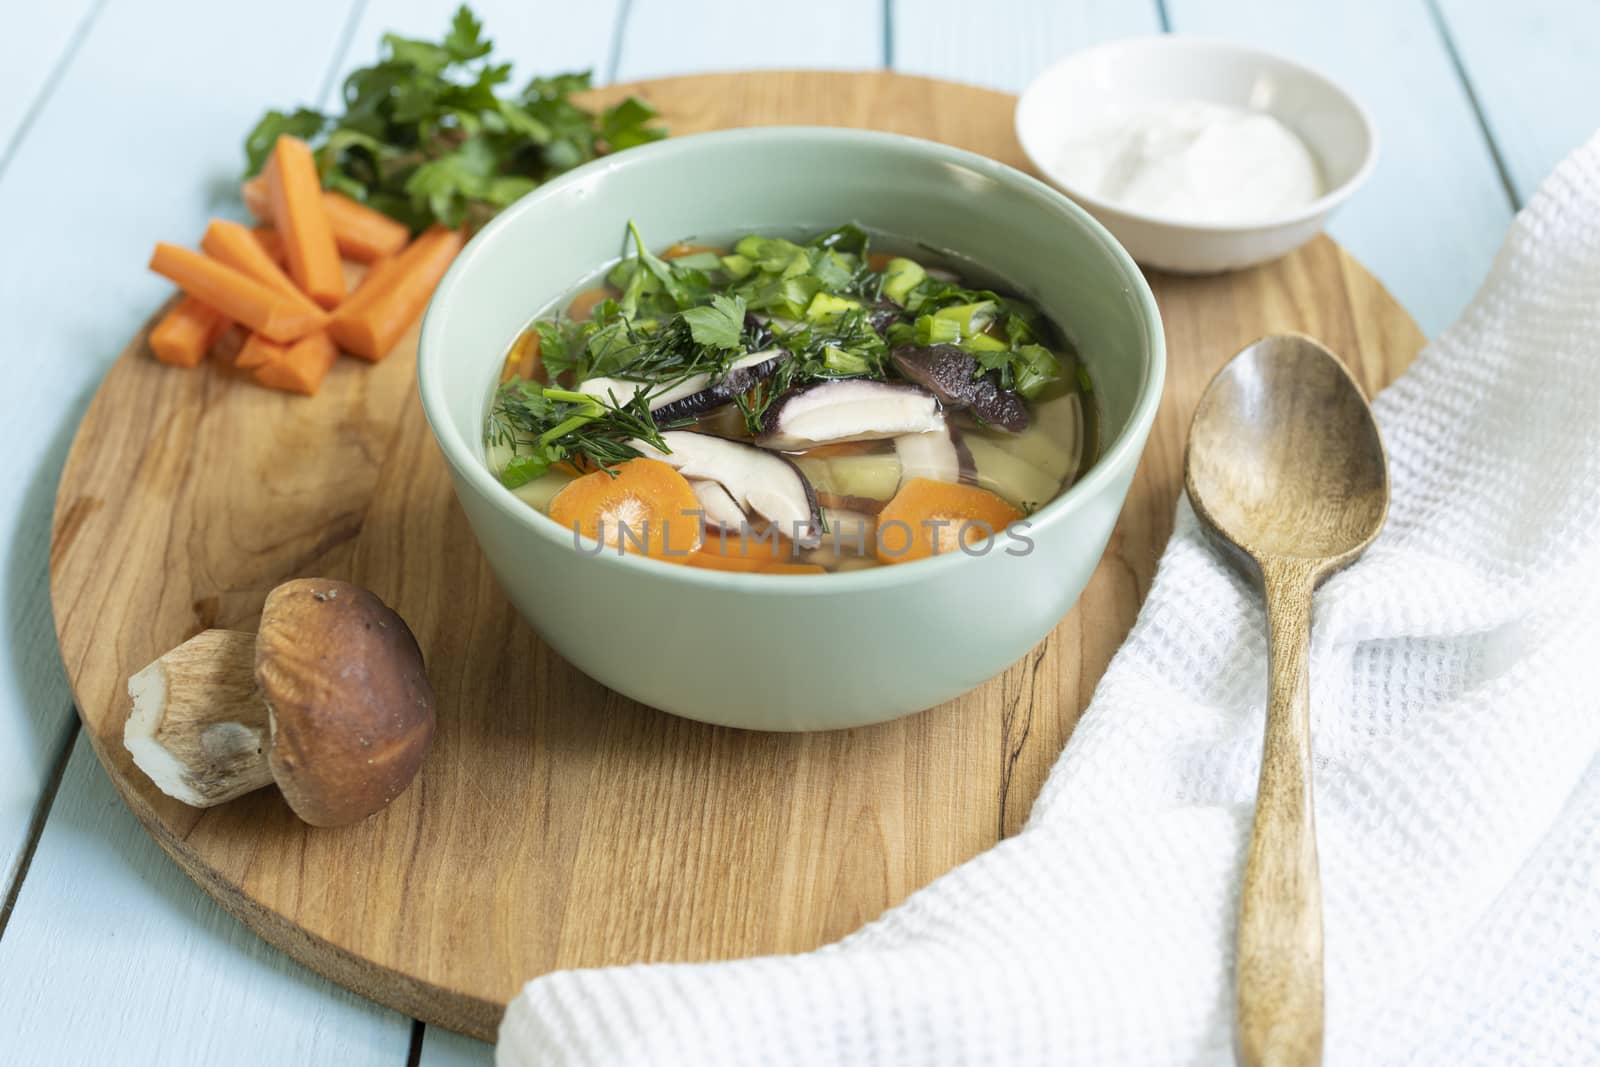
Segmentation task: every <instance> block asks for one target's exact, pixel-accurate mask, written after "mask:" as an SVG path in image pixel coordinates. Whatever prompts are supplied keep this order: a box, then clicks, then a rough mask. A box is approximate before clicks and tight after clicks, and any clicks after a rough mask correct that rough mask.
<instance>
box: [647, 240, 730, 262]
mask: <svg viewBox="0 0 1600 1067" xmlns="http://www.w3.org/2000/svg"><path fill="white" fill-rule="evenodd" d="M702 252H715V253H716V254H717V255H719V256H720V255H721V254H722V252H723V250H722V249H720V248H717V247H716V246H715V245H696V244H690V243H689V242H688V241H678V242H676V243H675V244H670V245H668V246H667V249H666V251H665V252H662V253H661V258H662V259H682V258H683V257H684V256H698V255H700V254H701V253H702Z"/></svg>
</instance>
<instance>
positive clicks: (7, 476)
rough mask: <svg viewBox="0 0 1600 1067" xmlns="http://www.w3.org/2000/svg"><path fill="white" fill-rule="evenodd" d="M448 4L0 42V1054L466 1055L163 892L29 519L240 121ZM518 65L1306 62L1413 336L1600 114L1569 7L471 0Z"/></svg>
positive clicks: (964, 66)
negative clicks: (1168, 46) (80, 719)
mask: <svg viewBox="0 0 1600 1067" xmlns="http://www.w3.org/2000/svg"><path fill="white" fill-rule="evenodd" d="M452 3H453V0H274V3H272V4H271V5H270V6H269V7H265V8H263V7H260V6H250V7H245V6H243V5H233V4H226V3H218V2H216V0H145V2H140V0H51V2H49V3H43V4H28V5H21V4H18V5H13V6H12V7H11V8H10V9H9V10H8V12H7V18H6V23H7V27H6V32H5V33H4V34H0V359H3V360H4V361H5V366H8V367H10V368H11V371H10V373H11V374H12V375H13V377H12V378H11V379H9V381H8V382H7V383H6V385H5V387H4V388H3V389H0V412H3V415H0V442H3V447H0V456H3V457H4V460H5V462H4V465H3V467H0V544H3V545H5V546H6V553H5V558H4V562H3V566H0V894H3V901H4V904H3V910H0V1064H8V1065H17V1064H62V1063H74V1064H75V1063H98V1062H104V1063H114V1064H118V1065H135V1064H160V1065H164V1067H167V1065H175V1064H190V1063H193V1064H202V1063H204V1064H217V1063H226V1064H286V1065H289V1064H293V1065H297V1067H298V1065H303V1064H312V1063H315V1064H321V1063H338V1064H341V1065H343V1064H369V1063H370V1064H382V1065H387V1067H401V1065H402V1064H407V1063H417V1062H420V1063H422V1064H423V1065H425V1067H439V1065H443V1064H450V1063H458V1062H459V1063H484V1062H487V1061H488V1060H489V1058H490V1049H489V1047H488V1046H486V1045H481V1044H478V1043H476V1042H473V1041H469V1040H467V1039H465V1038H460V1037H457V1036H454V1035H451V1034H448V1033H444V1032H442V1031H434V1030H427V1029H425V1028H424V1027H423V1026H422V1024H420V1023H416V1022H413V1021H412V1020H411V1019H408V1018H404V1017H402V1016H399V1015H396V1014H394V1013H393V1012H391V1011H388V1010H387V1009H384V1008H380V1007H378V1006H376V1005H373V1004H370V1003H368V1002H366V1001H363V1000H361V999H360V998H358V997H356V996H354V995H353V994H350V993H347V992H345V991H343V990H341V989H339V988H337V987H335V986H333V985H331V984H329V983H328V982H326V981H324V980H323V979H321V978H320V977H318V976H316V975H314V974H312V973H311V972H309V971H307V970H305V969H304V968H302V967H300V966H299V965H297V964H295V963H292V962H290V961H289V960H288V959H287V958H285V957H284V956H282V955H280V954H278V953H277V952H276V951H274V950H272V949H270V948H268V947H267V946H266V945H265V944H264V943H262V942H260V941H258V940H257V939H256V938H255V936H254V935H253V934H251V933H249V932H248V931H246V930H245V928H244V927H243V926H240V925H239V924H238V923H236V922H235V921H233V920H232V919H230V918H229V917H227V916H226V915H224V914H223V913H222V912H221V911H220V910H219V909H218V908H217V906H216V905H214V904H213V903H212V902H211V901H210V900H209V898H207V897H205V896H204V895H203V894H202V893H201V892H200V890H199V889H198V888H196V887H195V886H193V885H192V884H190V883H189V882H188V881H187V880H186V879H185V878H184V877H183V875H181V874H180V873H179V871H178V869H177V867H176V866H174V865H173V864H172V863H171V862H169V861H168V860H167V859H166V857H165V856H163V855H162V854H161V853H160V852H159V850H158V849H157V848H156V846H155V844H154V843H153V842H152V841H151V840H150V839H149V838H148V837H146V836H145V834H144V833H143V831H142V830H141V829H140V828H139V827H138V825H137V824H136V823H135V822H134V819H133V817H132V816H131V815H130V814H129V813H128V812H127V811H126V810H125V809H124V808H123V806H122V804H121V802H120V801H119V800H118V799H117V797H116V795H115V793H114V792H113V790H112V788H111V785H110V783H109V782H108V781H107V779H106V777H105V775H104V774H103V773H102V772H101V770H100V767H99V764H98V763H97V762H96V761H95V758H94V756H93V754H92V752H91V751H90V750H89V747H88V745H87V743H86V742H85V741H84V740H83V739H82V738H81V737H80V736H79V731H78V723H77V718H76V716H75V715H74V713H73V708H72V699H71V696H70V694H69V693H68V691H67V686H66V683H65V678H64V675H63V673H62V669H61V665H60V656H59V652H58V650H57V647H56V642H55V638H54V635H53V630H52V626H51V621H50V608H49V600H48V591H47V579H46V560H47V556H48V552H49V537H50V533H49V531H50V510H51V501H52V497H53V495H54V491H55V485H56V480H57V478H58V477H59V475H60V471H61V465H62V460H63V458H64V456H65V453H66V449H67V446H68V443H69V442H70V441H71V439H72V435H73V432H74V430H75V428H76V426H77V423H78V420H79V418H80V417H81V415H82V413H83V410H84V408H85V406H86V404H87V403H88V400H89V397H90V395H91V394H92V392H93V390H94V388H95V385H96V383H97V382H98V381H99V379H100V377H101V375H102V374H103V373H104V370H105V367H106V365H107V364H108V363H109V362H110V361H111V360H112V359H113V358H114V357H115V356H116V354H117V353H118V352H119V351H120V350H121V349H122V346H123V344H124V343H125V342H126V340H127V339H128V338H129V337H130V336H132V335H133V333H134V332H135V331H136V330H137V329H138V327H139V325H140V324H141V322H142V321H143V320H144V318H145V317H146V316H147V315H148V314H149V313H150V311H151V309H152V308H154V307H155V306H156V305H157V304H159V303H160V302H161V300H163V299H164V298H165V296H166V294H167V292H168V287H167V285H166V284H165V283H164V282H162V281H160V280H159V279H156V278H154V277H152V276H150V275H149V274H147V273H146V272H145V271H144V269H143V264H144V261H145V258H146V256H147V255H148V253H149V249H150V246H151V244H152V243H153V242H154V241H155V240H156V239H157V238H173V237H176V238H180V239H181V238H182V236H183V235H184V234H192V235H194V236H195V237H198V235H199V232H200V230H201V228H202V225H203V222H204V220H205V219H206V218H207V217H209V216H211V215H213V214H229V213H236V212H237V211H238V207H237V204H236V203H235V193H234V182H235V180H236V177H237V172H238V168H239V165H240V154H239V148H238V146H239V142H240V138H241V135H242V134H243V132H244V131H245V130H246V129H247V128H248V127H249V126H250V124H251V123H252V122H253V121H254V120H255V118H256V117H257V116H258V115H259V114H260V112H261V111H262V110H263V109H264V108H265V107H267V106H270V105H284V104H288V103H293V102H295V101H305V102H309V103H315V102H318V101H321V102H327V101H329V100H330V99H332V97H333V95H334V94H335V93H336V91H337V85H338V84H339V81H340V79H341V77H342V76H343V73H344V72H345V71H347V70H348V69H350V68H351V67H352V66H355V65H358V64H360V63H362V62H365V61H367V60H369V59H370V58H371V57H372V56H373V55H374V54H375V51H376V48H377V43H378V38H379V35H380V34H381V33H382V32H383V31H385V30H395V31H398V32H402V33H407V34H413V35H419V36H421V35H427V36H435V35H437V34H438V33H439V32H440V31H441V30H442V28H443V27H444V25H445V24H446V21H447V19H448V16H449V12H450V9H451V7H452ZM475 6H476V8H477V10H478V13H479V14H480V16H482V17H483V19H484V21H485V22H486V24H487V26H488V29H489V30H490V32H491V33H492V34H493V36H494V37H495V38H496V41H497V44H498V46H499V49H500V50H502V51H503V52H504V54H505V55H506V56H509V57H512V58H514V59H515V60H516V62H517V64H518V70H519V71H520V72H523V73H531V72H533V71H536V70H540V71H554V70H557V69H572V68H585V67H587V68H592V69H593V70H594V71H595V73H596V77H597V79H598V80H632V79H637V78H647V77H653V76H657V75H665V74H678V73H692V72H699V71H709V70H730V69H748V68H757V67H836V68H873V67H881V66H886V65H887V66H891V67H894V68H895V69H898V70H904V71H909V72H914V73H919V74H928V75H934V76H938V77H944V78H951V79H956V80H961V81H968V82H974V83H978V84H981V85H988V86H993V87H995V88H1000V89H1006V90H1010V91H1013V92H1014V91H1017V90H1020V89H1021V88H1022V87H1023V86H1024V85H1025V84H1026V83H1027V82H1028V80H1029V79H1030V78H1031V77H1032V76H1033V75H1034V74H1035V73H1037V72H1038V71H1039V70H1041V69H1042V68H1043V67H1045V66H1046V65H1048V64H1049V63H1050V62H1051V61H1053V60H1054V59H1056V58H1058V57H1060V56H1062V55H1064V54H1066V53H1068V52H1070V51H1073V50H1074V49H1078V48H1082V47H1084V46H1086V45H1090V44H1094V43H1096V42H1098V41H1102V40H1106V39H1110V38H1114V37H1119V36H1126V35H1131V34H1145V33H1157V32H1163V31H1169V32H1183V33H1192V34H1202V35H1207V36H1215V37H1226V38H1230V39H1234V40H1239V41H1243V42H1247V43H1252V44H1257V45H1261V46H1265V47H1268V48H1271V49H1275V50H1278V51H1282V52H1285V53H1287V54H1289V55H1291V56H1295V57H1297V58H1299V59H1302V60H1304V61H1307V62H1309V63H1311V64H1313V65H1315V66H1318V67H1320V68H1322V69H1323V70H1325V71H1326V72H1327V73H1329V74H1331V75H1332V76H1333V77H1335V78H1336V79H1338V80H1339V81H1341V82H1343V83H1345V84H1346V85H1347V86H1349V88H1351V89H1352V90H1353V91H1354V92H1355V93H1356V94H1357V95H1358V96H1359V97H1360V98H1361V99H1362V100H1363V102H1364V103H1365V104H1366V105H1367V106H1368V108H1369V109H1370V110H1371V111H1372V113H1373V115H1374V117H1375V118H1376V121H1377V124H1378V126H1379V130H1380V133H1381V136H1382V142H1383V146H1382V152H1383V155H1382V159H1381V161H1380V164H1379V166H1378V170H1377V173H1376V174H1375V175H1374V177H1373V179H1372V181H1371V183H1370V185H1369V186H1368V187H1367V189H1366V190H1365V191H1364V192H1363V193H1362V194H1361V195H1359V196H1358V197H1357V198H1356V199H1355V200H1354V201H1353V202H1352V203H1351V204H1350V205H1349V206H1347V207H1346V208H1345V209H1344V210H1343V212H1342V213H1341V214H1340V215H1339V216H1337V218H1336V220H1335V222H1334V224H1333V226H1332V232H1333V234H1334V235H1335V236H1336V237H1337V238H1338V239H1339V240H1340V241H1342V242H1343V243H1344V244H1345V245H1346V246H1347V247H1348V248H1350V249H1351V250H1352V251H1353V252H1354V253H1355V254H1356V255H1357V256H1358V257H1359V258H1360V259H1361V260H1363V261H1364V262H1365V263H1366V264H1367V265H1368V266H1369V267H1370V268H1372V270H1373V271H1374V272H1375V273H1376V274H1377V275H1378V276H1379V277H1380V278H1381V279H1382V280H1383V281H1384V282H1385V283H1387V285H1388V286H1389V288H1390V289H1391V290H1392V291H1393V292H1394V294H1395V295H1396V296H1397V297H1398V298H1399V300H1400V301H1401V303H1403V304H1404V305H1405V306H1406V307H1407V308H1408V309H1409V310H1410V311H1411V313H1412V314H1413V316H1414V317H1415V318H1416V319H1417V321H1418V322H1420V323H1421V324H1422V326H1423V328H1424V329H1425V330H1426V331H1427V332H1429V333H1430V334H1432V333H1436V332H1438V331H1439V330H1441V329H1442V328H1444V327H1445V326H1447V325H1448V324H1449V323H1450V321H1451V320H1452V319H1453V318H1454V317H1455V315H1456V314H1457V313H1458V312H1459V311H1460V309H1461V308H1462V307H1463V306H1464V305H1465V303H1466V302H1467V300H1468V299H1469V298H1470V297H1471V295H1472V292H1473V290H1474V288H1475V287H1476V286H1477V284H1478V283H1479V281H1480V280H1481V279H1482V277H1483V275H1484V272H1485V271H1486V270H1487V268H1488V266H1489V262H1490V259H1491V258H1492V256H1493V254H1494V251H1495V249H1496V247H1497V246H1498V244H1499V242H1500V239H1501V235H1502V233H1503V231H1504V230H1505V227H1506V223H1507V222H1508V220H1509V219H1510V217H1511V214H1512V213H1513V212H1514V211H1515V210H1516V208H1517V207H1518V206H1519V205H1520V204H1521V203H1522V202H1523V201H1524V200H1526V198H1527V197H1528V196H1529V195H1530V193H1531V192H1532V191H1533V189H1534V187H1535V186H1536V185H1537V183H1538V182H1539V180H1540V179H1541V178H1542V177H1543V176H1544V175H1545V174H1546V173H1547V172H1548V171H1549V170H1550V168H1551V167H1552V166H1553V165H1554V164H1555V163H1556V161H1557V160H1558V159H1559V158H1560V157H1561V156H1562V155H1563V154H1565V153H1566V152H1567V151H1568V150H1569V149H1570V148H1572V147H1574V146H1575V145H1577V144H1578V143H1579V142H1580V141H1582V140H1583V139H1585V138H1586V137H1588V135H1589V134H1590V133H1591V132H1592V131H1593V130H1594V128H1595V127H1596V126H1597V125H1600V63H1596V62H1595V59H1594V56H1595V54H1596V51H1597V48H1600V4H1597V3H1595V2H1594V0H1519V2H1518V3H1515V4H1507V3H1503V2H1500V0H1343V2H1340V3H1329V2H1327V0H1319V2H1311V0H984V2H983V3H971V2H968V3H958V2H955V0H881V2H880V0H874V2H870V3H859V2H858V3H851V2H849V0H809V2H808V3H806V4H804V5H801V6H799V7H796V6H795V5H793V4H778V3H770V2H762V0H670V2H669V0H575V2H568V3H559V4H558V3H532V2H529V0H521V2H515V0H478V2H477V4H476V5H475Z"/></svg>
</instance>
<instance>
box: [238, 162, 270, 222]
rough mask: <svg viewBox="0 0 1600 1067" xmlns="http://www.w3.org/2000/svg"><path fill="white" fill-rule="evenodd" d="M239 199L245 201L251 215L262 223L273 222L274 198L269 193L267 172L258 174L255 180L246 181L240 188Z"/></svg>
mask: <svg viewBox="0 0 1600 1067" xmlns="http://www.w3.org/2000/svg"><path fill="white" fill-rule="evenodd" d="M239 198H240V199H241V200H243V201H244V206H245V209H246V210H247V211H249V212H250V214H252V215H254V216H255V217H256V218H258V219H260V220H261V221H262V222H271V221H272V197H271V196H270V195H269V194H268V193H267V175H266V173H265V172H262V173H261V174H257V175H256V176H255V177H254V178H251V179H249V180H247V181H245V182H244V183H243V184H241V185H240V186H239Z"/></svg>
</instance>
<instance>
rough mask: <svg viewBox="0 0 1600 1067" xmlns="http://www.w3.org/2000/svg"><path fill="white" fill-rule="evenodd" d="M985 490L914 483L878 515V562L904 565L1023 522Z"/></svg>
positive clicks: (919, 480) (903, 488)
mask: <svg viewBox="0 0 1600 1067" xmlns="http://www.w3.org/2000/svg"><path fill="white" fill-rule="evenodd" d="M1021 518H1022V512H1020V511H1018V510H1017V509H1016V508H1014V507H1012V506H1011V505H1010V504H1008V503H1006V502H1005V501H1004V500H1002V499H1001V498H1000V497H998V496H996V495H995V494H993V493H991V492H989V491H988V490H987V489H979V488H977V487H976V486H972V485H954V484H952V483H950V482H936V481H934V480H933V479H931V478H912V479H911V480H910V481H908V482H906V484H905V485H903V486H901V487H900V491H899V492H898V493H896V494H895V495H894V498H893V499H892V500H890V501H889V503H888V504H886V505H885V506H884V509H883V511H882V512H881V513H879V515H878V560H879V562H882V563H907V562H910V561H911V560H916V559H927V558H928V557H929V556H937V555H939V554H940V553H941V552H955V551H957V550H958V549H960V548H961V546H962V545H963V544H965V545H967V546H969V547H970V546H972V545H976V544H979V543H981V542H983V541H985V540H987V539H988V538H990V537H992V536H994V535H995V534H997V533H999V532H1000V531H1001V530H1004V529H1005V528H1006V527H1007V526H1010V525H1011V524H1012V523H1014V522H1017V521H1019V520H1021Z"/></svg>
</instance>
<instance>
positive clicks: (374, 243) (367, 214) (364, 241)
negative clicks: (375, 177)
mask: <svg viewBox="0 0 1600 1067" xmlns="http://www.w3.org/2000/svg"><path fill="white" fill-rule="evenodd" d="M322 207H323V210H324V211H326V212H327V213H328V225H329V226H331V227H333V239H334V242H335V243H336V244H337V245H338V246H339V252H340V254H341V255H343V256H344V257H345V258H346V259H353V260H355V261H356V262H357V263H372V262H374V261H376V260H380V259H383V258H384V257H385V256H392V255H394V254H395V253H396V252H398V251H400V250H401V249H402V248H404V247H405V246H406V242H407V241H409V240H410V239H411V231H410V230H408V229H406V227H405V225H404V224H403V223H399V222H396V221H395V220H394V219H391V218H390V217H389V216H387V215H385V214H384V213H383V212H381V211H374V210H373V209H372V208H370V207H368V206H367V205H365V204H363V203H360V202H358V201H355V200H352V199H350V198H349V197H348V196H345V195H344V194H343V193H335V192H333V191H331V190H329V191H325V192H324V193H323V194H322Z"/></svg>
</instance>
